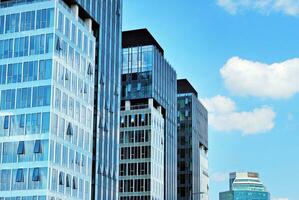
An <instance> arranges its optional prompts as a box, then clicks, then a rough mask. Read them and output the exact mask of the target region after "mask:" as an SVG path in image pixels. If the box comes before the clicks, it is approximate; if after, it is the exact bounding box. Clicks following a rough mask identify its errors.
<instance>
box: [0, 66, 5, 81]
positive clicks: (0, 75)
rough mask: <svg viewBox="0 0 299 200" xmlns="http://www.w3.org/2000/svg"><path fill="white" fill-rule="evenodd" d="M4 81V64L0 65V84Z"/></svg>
mask: <svg viewBox="0 0 299 200" xmlns="http://www.w3.org/2000/svg"><path fill="white" fill-rule="evenodd" d="M5 83H6V65H0V84H5Z"/></svg>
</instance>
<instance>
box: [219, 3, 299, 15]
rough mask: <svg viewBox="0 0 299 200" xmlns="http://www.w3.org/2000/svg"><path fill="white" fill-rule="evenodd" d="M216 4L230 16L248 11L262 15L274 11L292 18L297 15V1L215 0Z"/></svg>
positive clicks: (298, 12) (298, 11) (298, 10)
mask: <svg viewBox="0 0 299 200" xmlns="http://www.w3.org/2000/svg"><path fill="white" fill-rule="evenodd" d="M217 4H218V5H219V6H221V7H223V8H224V9H225V10H227V11H228V12H229V13H230V14H236V13H238V12H239V11H240V10H248V9H250V10H257V11H259V12H263V13H269V12H273V11H275V12H281V13H284V14H287V15H292V16H296V15H298V14H299V1H298V0H217Z"/></svg>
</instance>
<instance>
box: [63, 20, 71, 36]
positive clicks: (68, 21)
mask: <svg viewBox="0 0 299 200" xmlns="http://www.w3.org/2000/svg"><path fill="white" fill-rule="evenodd" d="M64 30H65V36H66V37H67V38H70V20H69V19H68V18H67V17H66V18H65V29H64Z"/></svg>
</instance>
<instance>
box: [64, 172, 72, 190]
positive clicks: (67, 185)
mask: <svg viewBox="0 0 299 200" xmlns="http://www.w3.org/2000/svg"><path fill="white" fill-rule="evenodd" d="M65 186H66V187H71V176H70V175H69V174H67V175H66V182H65Z"/></svg>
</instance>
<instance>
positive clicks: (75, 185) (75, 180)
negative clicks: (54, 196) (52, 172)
mask: <svg viewBox="0 0 299 200" xmlns="http://www.w3.org/2000/svg"><path fill="white" fill-rule="evenodd" d="M73 189H74V190H76V189H78V183H77V179H76V178H75V177H73Z"/></svg>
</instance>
